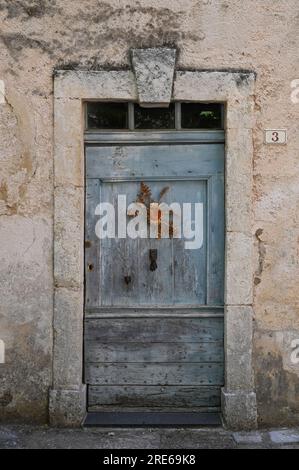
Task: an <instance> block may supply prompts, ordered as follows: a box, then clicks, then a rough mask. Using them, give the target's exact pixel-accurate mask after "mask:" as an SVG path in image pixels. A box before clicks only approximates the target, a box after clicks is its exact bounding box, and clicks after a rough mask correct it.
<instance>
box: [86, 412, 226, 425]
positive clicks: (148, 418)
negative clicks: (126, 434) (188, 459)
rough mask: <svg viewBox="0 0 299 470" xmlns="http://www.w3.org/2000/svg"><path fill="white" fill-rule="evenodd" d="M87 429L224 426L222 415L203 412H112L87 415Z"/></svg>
mask: <svg viewBox="0 0 299 470" xmlns="http://www.w3.org/2000/svg"><path fill="white" fill-rule="evenodd" d="M83 426H85V427H158V428H159V427H171V428H175V427H178V428H179V427H195V426H222V421H221V415H220V413H201V412H152V411H151V412H146V411H138V412H137V411H136V412H135V411H134V412H133V411H132V412H121V411H117V412H111V411H100V412H92V413H87V416H86V418H85V420H84V423H83Z"/></svg>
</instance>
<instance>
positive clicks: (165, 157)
mask: <svg viewBox="0 0 299 470" xmlns="http://www.w3.org/2000/svg"><path fill="white" fill-rule="evenodd" d="M223 156H224V145H222V144H215V145H211V144H199V145H188V146H186V145H167V144H166V145H155V147H154V148H153V147H152V146H149V145H146V146H143V145H137V146H122V145H119V146H107V147H105V146H95V147H94V146H88V147H87V148H86V178H100V179H101V178H115V177H116V178H128V177H129V178H130V177H134V178H136V179H138V178H139V179H142V178H144V177H152V178H157V177H158V178H159V177H179V178H183V177H184V176H185V177H188V178H191V177H192V176H193V177H194V178H196V177H202V176H208V175H211V174H215V173H219V174H223V172H224V158H223Z"/></svg>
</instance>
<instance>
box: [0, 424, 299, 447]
mask: <svg viewBox="0 0 299 470" xmlns="http://www.w3.org/2000/svg"><path fill="white" fill-rule="evenodd" d="M188 448H189V449H271V448H281V449H299V428H298V429H271V430H262V431H253V432H238V433H233V432H230V431H227V430H225V429H223V428H196V429H194V428H189V429H157V428H155V429H140V428H139V429H132V428H130V429H117V428H113V429H107V428H105V429H103V428H102V429H101V428H88V429H55V428H50V427H46V426H27V425H26V426H20V425H9V426H5V425H2V426H0V449H188Z"/></svg>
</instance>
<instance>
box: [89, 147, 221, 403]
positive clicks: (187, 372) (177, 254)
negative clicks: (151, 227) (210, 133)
mask: <svg viewBox="0 0 299 470" xmlns="http://www.w3.org/2000/svg"><path fill="white" fill-rule="evenodd" d="M86 175H87V180H86V227H85V230H86V255H85V266H86V270H85V282H86V290H85V308H86V312H85V382H86V383H87V384H88V390H89V391H88V406H89V410H93V411H95V410H102V409H111V410H112V409H113V410H117V409H118V410H119V409H125V408H130V409H132V408H136V409H137V408H142V409H161V408H166V409H185V408H188V409H205V410H210V409H211V410H213V409H216V408H218V407H219V405H220V388H221V386H222V385H223V381H224V379H223V271H224V148H223V145H222V144H192V145H181V144H180V145H169V144H165V145H162V144H161V145H160V144H158V145H151V146H146V145H140V144H139V145H135V146H133V145H122V146H121V145H118V146H112V145H111V146H108V145H103V146H99V145H98V146H88V147H87V148H86ZM141 184H145V185H146V186H147V188H148V189H149V190H150V192H151V200H152V201H155V202H158V201H159V196H160V195H161V193H162V194H163V197H162V198H161V200H160V202H165V203H167V204H171V203H173V202H176V203H179V204H181V205H182V204H183V203H193V204H194V203H202V205H203V244H202V246H201V247H200V248H198V249H193V250H188V249H186V246H185V240H184V239H179V238H175V236H172V237H171V238H166V239H163V238H159V239H151V238H139V239H130V238H128V237H127V238H113V239H108V238H105V239H102V240H99V239H98V238H97V237H96V235H95V224H96V222H97V220H98V219H99V217H98V216H95V209H96V207H97V205H98V204H99V202H111V203H113V205H114V206H115V207H116V208H117V197H118V195H126V198H127V205H128V204H129V203H131V202H136V201H138V194H139V193H140V188H141ZM126 219H127V223H128V222H129V221H130V220H131V218H130V217H129V216H127V218H126ZM153 249H154V250H156V256H157V259H156V263H157V269H155V270H154V271H152V270H151V269H150V263H151V261H150V257H149V253H150V250H153ZM128 279H129V282H127V281H128Z"/></svg>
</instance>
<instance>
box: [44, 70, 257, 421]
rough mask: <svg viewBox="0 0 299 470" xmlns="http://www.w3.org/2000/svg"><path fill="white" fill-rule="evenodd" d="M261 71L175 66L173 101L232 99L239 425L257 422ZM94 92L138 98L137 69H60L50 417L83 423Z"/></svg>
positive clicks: (233, 317) (230, 185) (231, 356)
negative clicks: (255, 251) (256, 114)
mask: <svg viewBox="0 0 299 470" xmlns="http://www.w3.org/2000/svg"><path fill="white" fill-rule="evenodd" d="M254 86H255V74H254V73H249V72H248V73H244V72H227V71H180V70H177V71H176V72H175V76H174V80H173V88H172V89H173V91H172V99H173V100H176V101H202V102H207V101H208V102H222V103H225V104H226V117H225V133H226V150H225V171H226V175H225V202H226V211H225V212H226V213H225V218H226V219H225V220H226V248H225V309H224V323H225V386H224V388H223V390H222V414H223V418H224V421H225V423H226V425H227V427H229V428H230V429H252V428H255V427H256V424H257V408H256V394H255V389H254V378H253V364H252V320H253V309H252V304H253V266H252V247H253V236H252V202H251V198H252V158H253V143H252V128H253V107H254V96H253V95H254ZM86 100H106V101H116V100H122V101H138V89H137V85H136V77H135V74H134V73H133V71H130V70H126V71H58V72H56V74H55V77H54V145H55V147H54V283H55V293H54V320H53V327H54V350H53V385H52V388H51V390H50V395H49V415H50V422H51V424H53V425H61V426H79V425H80V424H81V423H82V420H83V418H84V416H85V413H86V403H85V400H86V386H85V385H84V384H83V314H84V187H85V174H84V115H83V109H84V106H83V102H84V101H86Z"/></svg>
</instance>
